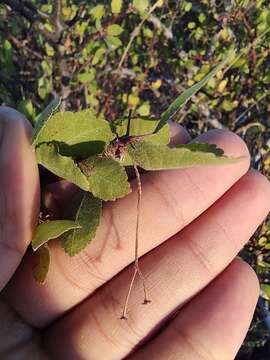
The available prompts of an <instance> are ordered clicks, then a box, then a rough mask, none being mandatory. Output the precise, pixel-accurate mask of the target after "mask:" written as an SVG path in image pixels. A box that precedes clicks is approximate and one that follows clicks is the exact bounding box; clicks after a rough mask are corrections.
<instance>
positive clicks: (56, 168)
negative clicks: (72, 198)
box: [36, 143, 89, 191]
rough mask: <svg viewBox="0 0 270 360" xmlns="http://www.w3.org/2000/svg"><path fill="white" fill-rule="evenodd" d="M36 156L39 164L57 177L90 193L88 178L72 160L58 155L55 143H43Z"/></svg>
mask: <svg viewBox="0 0 270 360" xmlns="http://www.w3.org/2000/svg"><path fill="white" fill-rule="evenodd" d="M36 156H37V161H38V163H39V164H41V165H43V166H44V167H45V168H46V169H48V170H50V171H51V172H52V173H54V174H55V175H57V176H60V177H61V178H63V179H66V180H68V181H70V182H72V183H73V184H75V185H77V186H78V187H80V188H81V189H83V190H85V191H88V190H89V184H88V181H87V178H86V176H85V175H84V174H83V173H82V172H81V170H80V169H79V168H78V166H77V164H76V163H75V162H74V161H73V160H72V159H71V158H70V157H66V156H63V155H60V154H59V153H58V149H57V146H56V145H55V144H53V143H43V144H40V145H39V146H38V147H37V148H36Z"/></svg>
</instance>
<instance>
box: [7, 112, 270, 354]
mask: <svg viewBox="0 0 270 360" xmlns="http://www.w3.org/2000/svg"><path fill="white" fill-rule="evenodd" d="M3 124H4V125H5V126H4V131H3V132H2V133H1V132H0V133H1V136H0V138H1V139H2V141H1V145H0V169H1V177H0V181H1V196H0V219H1V221H0V247H1V249H0V257H1V259H0V289H2V292H1V295H0V323H1V327H0V358H3V359H46V358H50V359H59V358H64V359H75V360H76V359H89V360H92V359H93V360H95V359H106V360H107V359H108V360H110V359H123V358H127V359H132V360H137V359H142V360H144V359H149V358H151V357H152V356H153V354H155V359H157V360H163V359H164V360H165V359H166V360H174V359H177V360H182V359H183V360H184V359H188V360H193V359H194V360H198V359H199V360H213V359H214V360H215V359H218V360H223V359H224V360H227V359H228V360H229V359H233V358H234V357H235V355H236V353H237V351H238V349H239V347H240V345H241V343H242V341H243V338H244V336H245V334H246V332H247V329H248V326H249V324H250V321H251V318H252V315H253V312H254V309H255V305H256V301H257V297H258V293H259V287H258V280H257V278H256V275H255V274H254V272H253V270H252V269H251V268H250V267H249V266H248V265H247V264H246V263H244V262H243V261H241V260H239V259H235V257H236V255H237V253H238V252H239V250H240V249H241V247H242V246H243V245H244V244H245V243H246V242H247V241H248V239H249V238H250V236H251V235H252V234H253V233H254V231H255V230H256V228H257V227H258V225H259V224H260V223H261V222H262V221H263V219H264V218H265V217H266V216H267V214H268V212H269V209H270V200H269V199H270V185H269V182H268V181H267V179H266V178H265V177H263V176H262V175H261V174H259V173H257V172H256V171H254V170H248V168H249V155H248V152H247V149H246V146H245V144H244V143H243V141H242V140H241V139H240V138H239V137H237V136H236V135H234V134H232V133H230V132H229V131H223V130H222V131H221V130H215V131H210V132H208V133H206V134H204V135H202V136H201V137H200V138H199V139H198V140H200V141H207V142H210V143H216V144H217V145H218V146H220V147H222V148H223V149H224V150H225V153H226V154H228V155H233V156H242V155H244V156H246V159H245V160H243V161H241V162H239V163H237V164H234V165H226V166H217V167H210V166H207V167H197V168H190V169H180V170H174V171H163V172H155V173H153V172H152V173H150V172H149V173H144V174H143V175H142V183H143V200H142V216H141V217H142V222H141V230H140V249H139V252H140V257H141V258H140V261H141V266H142V269H143V272H144V275H145V277H146V281H147V287H148V290H149V294H150V297H151V299H152V303H151V304H150V305H147V307H145V306H142V305H141V301H142V288H141V283H140V282H139V281H137V282H135V287H134V290H133V292H132V296H131V301H130V305H129V311H128V316H129V318H128V320H127V321H121V320H119V316H120V314H121V309H122V305H123V302H124V297H125V294H126V290H127V287H128V283H129V280H130V274H131V272H132V261H133V245H134V244H133V242H134V226H135V219H136V211H135V210H136V209H135V203H136V191H133V192H132V193H131V194H130V195H128V196H127V197H126V198H124V199H121V200H120V201H117V202H116V203H108V204H106V206H105V209H104V216H103V218H102V221H101V225H100V228H99V230H98V232H97V236H96V239H95V240H94V241H93V243H92V244H91V245H90V246H89V247H88V248H87V249H86V250H85V251H84V252H83V253H82V254H81V255H78V256H76V257H73V258H69V257H68V256H67V255H65V254H64V253H63V251H62V249H61V248H60V247H59V245H58V244H57V242H56V241H53V242H52V243H51V246H52V251H53V261H52V266H51V269H50V272H49V277H48V281H47V283H46V285H44V286H40V285H38V284H36V283H35V282H34V281H33V278H32V275H31V271H32V266H33V264H34V262H35V259H34V256H33V255H32V254H31V252H30V251H29V252H27V253H26V249H27V246H28V244H29V243H30V241H31V238H32V233H33V230H34V227H35V224H36V222H37V217H38V209H39V180H38V171H37V166H36V163H35V156H34V153H33V151H32V149H31V146H30V135H31V129H30V127H29V124H27V122H26V120H25V118H24V117H23V116H22V115H20V114H19V113H18V112H16V111H14V110H12V109H9V108H3V107H2V108H1V107H0V127H1V125H3ZM11 139H12V141H11ZM189 140H190V139H189V136H188V134H187V132H186V130H184V129H183V128H182V127H180V126H178V125H175V124H174V125H173V126H172V141H173V142H174V143H184V142H187V141H189ZM133 188H134V190H135V189H136V183H135V182H133ZM50 191H51V192H52V194H54V196H55V198H56V200H58V202H59V203H62V205H64V204H66V205H68V202H69V199H70V196H71V194H72V193H73V192H74V187H73V186H72V185H69V184H67V183H66V182H65V181H62V182H61V183H59V184H55V185H52V186H51V188H50ZM254 209H256V211H254ZM153 214H154V215H155V216H153ZM105 240H106V241H105ZM19 264H20V265H19ZM16 269H17V270H16ZM15 270H16V271H15ZM240 309H241V310H240ZM176 310H177V313H176V314H175V312H176ZM173 314H174V316H173V317H172V315H173ZM33 325H34V326H35V327H39V328H40V330H37V329H36V328H34V327H32V326H33ZM59 344H60V345H59Z"/></svg>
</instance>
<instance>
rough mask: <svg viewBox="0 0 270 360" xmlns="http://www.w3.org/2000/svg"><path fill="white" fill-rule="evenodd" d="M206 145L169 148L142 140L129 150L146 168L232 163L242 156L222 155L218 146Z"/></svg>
mask: <svg viewBox="0 0 270 360" xmlns="http://www.w3.org/2000/svg"><path fill="white" fill-rule="evenodd" d="M206 146H207V145H204V146H203V147H202V146H201V145H200V144H199V145H197V147H198V150H197V149H196V145H195V144H192V145H187V146H185V145H182V146H180V147H175V148H169V147H168V146H166V145H155V144H151V143H150V142H146V141H140V142H134V143H132V144H129V145H128V147H127V151H128V153H129V155H130V157H131V159H132V160H133V162H134V163H135V164H137V165H139V166H140V167H141V168H143V169H145V170H162V169H176V168H181V167H189V166H197V165H214V164H215V165H223V164H232V163H235V162H237V161H239V160H240V158H231V157H225V156H221V155H220V154H221V152H219V151H218V150H217V149H216V148H213V147H211V146H210V147H209V152H207V151H206Z"/></svg>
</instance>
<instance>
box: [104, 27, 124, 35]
mask: <svg viewBox="0 0 270 360" xmlns="http://www.w3.org/2000/svg"><path fill="white" fill-rule="evenodd" d="M123 31H124V29H123V28H122V26H120V25H118V24H112V25H109V26H108V28H107V34H108V35H109V36H118V35H120V34H122V32H123Z"/></svg>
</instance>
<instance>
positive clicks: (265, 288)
mask: <svg viewBox="0 0 270 360" xmlns="http://www.w3.org/2000/svg"><path fill="white" fill-rule="evenodd" d="M261 296H262V297H263V298H264V299H266V300H270V284H261Z"/></svg>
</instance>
